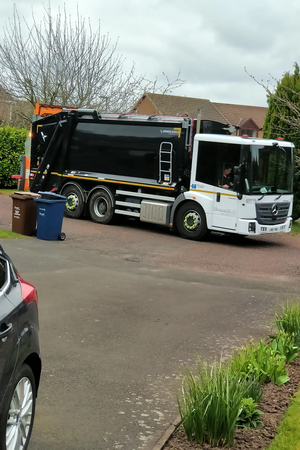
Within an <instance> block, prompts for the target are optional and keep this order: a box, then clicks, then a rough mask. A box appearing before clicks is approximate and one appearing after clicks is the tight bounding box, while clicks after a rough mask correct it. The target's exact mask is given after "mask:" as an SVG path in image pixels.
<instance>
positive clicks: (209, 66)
mask: <svg viewBox="0 0 300 450" xmlns="http://www.w3.org/2000/svg"><path fill="white" fill-rule="evenodd" d="M50 3H51V7H52V11H53V14H56V13H57V11H58V7H60V8H61V9H62V8H63V4H62V3H61V2H60V1H58V0H51V2H50ZM65 4H66V8H67V12H68V13H70V14H71V16H72V17H73V18H74V19H75V16H76V4H74V2H73V1H72V2H71V0H66V1H65ZM16 5H17V8H18V11H19V15H20V17H23V16H24V17H25V18H26V19H27V21H29V22H30V21H31V14H32V11H33V13H34V15H35V17H36V19H37V20H38V21H39V20H41V19H42V14H43V8H44V6H43V4H40V2H38V1H37V0H31V1H27V0H22V1H21V0H17V2H16ZM46 5H47V3H46ZM78 8H79V12H80V14H81V15H82V16H84V17H86V18H88V17H89V18H90V20H91V24H92V27H93V28H95V27H97V26H98V24H99V21H100V25H101V32H102V33H103V34H107V33H109V36H110V38H111V41H112V43H115V42H116V41H117V39H119V41H118V47H117V49H118V52H119V53H120V54H122V55H123V57H124V58H126V62H125V68H126V69H127V70H129V68H130V67H131V66H132V64H133V62H135V64H136V70H137V72H139V73H143V74H145V75H146V76H147V77H148V78H151V79H154V78H155V77H156V76H158V77H161V74H162V72H165V73H166V74H167V75H168V76H169V78H170V79H173V78H174V77H176V75H177V73H178V71H179V70H181V77H182V78H183V79H185V80H186V81H187V83H186V84H185V86H183V87H181V88H180V89H179V90H178V91H174V92H173V94H178V95H187V96H193V97H200V98H209V99H211V100H213V101H216V102H218V101H221V102H222V101H224V102H228V103H240V104H257V105H262V106H265V105H266V95H265V91H264V90H263V88H261V87H260V86H258V85H257V83H255V81H253V80H252V79H251V78H250V77H249V76H248V75H247V74H246V72H245V70H244V67H246V68H247V70H248V71H249V73H251V74H253V75H254V76H255V77H256V78H257V79H258V80H261V79H264V80H266V79H268V78H270V75H269V74H271V75H272V76H273V77H275V78H278V79H280V78H281V77H282V75H283V73H284V72H286V71H291V70H293V63H294V61H296V60H297V58H298V57H299V50H298V43H299V40H300V30H299V25H298V22H299V16H300V2H298V1H297V0H290V1H289V2H288V3H287V2H286V1H283V0H276V2H274V0H264V1H263V2H262V1H258V0H253V1H252V2H248V1H245V0H240V1H239V2H237V1H236V0H226V1H224V0H212V1H211V2H207V0H205V1H204V0H190V1H189V2H187V3H183V2H182V1H179V0H172V1H168V2H167V1H166V0H152V1H151V2H148V1H146V0H127V1H126V2H125V1H124V0H113V1H110V2H107V1H104V0H97V1H96V0H90V1H88V2H86V3H85V4H84V6H83V5H82V3H79V5H78ZM12 12H13V7H12V6H11V5H10V4H4V5H3V6H2V8H1V18H0V30H1V28H2V27H3V24H4V22H5V21H6V22H7V20H8V18H9V17H11V16H12ZM2 36H3V35H2ZM0 39H1V35H0ZM298 61H299V60H298Z"/></svg>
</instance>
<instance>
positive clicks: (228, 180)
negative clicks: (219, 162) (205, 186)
mask: <svg viewBox="0 0 300 450" xmlns="http://www.w3.org/2000/svg"><path fill="white" fill-rule="evenodd" d="M231 172H232V167H231V166H229V165H225V168H224V172H223V181H222V188H225V189H230V188H232V186H233V183H232V177H231Z"/></svg>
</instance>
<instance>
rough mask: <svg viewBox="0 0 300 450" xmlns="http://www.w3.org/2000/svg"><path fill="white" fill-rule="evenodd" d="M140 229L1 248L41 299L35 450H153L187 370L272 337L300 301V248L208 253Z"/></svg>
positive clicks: (70, 225) (86, 230)
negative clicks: (287, 305)
mask: <svg viewBox="0 0 300 450" xmlns="http://www.w3.org/2000/svg"><path fill="white" fill-rule="evenodd" d="M0 206H1V205H0ZM7 207H9V205H8V206H7ZM1 217H2V219H1ZM1 217H0V228H1V227H2V228H3V227H5V226H6V225H5V224H2V225H1V220H2V221H3V217H4V215H3V214H2V216H1ZM139 225H141V224H139ZM139 225H137V224H136V223H134V222H125V223H123V224H117V225H115V226H99V225H96V224H94V223H92V222H89V221H87V220H83V221H75V220H70V219H69V220H68V219H65V220H64V224H63V231H65V232H66V234H67V240H66V241H64V242H56V241H50V242H47V241H40V240H37V239H35V238H29V239H21V240H2V242H1V243H2V245H3V246H4V248H5V250H7V252H8V253H9V254H10V255H11V256H12V258H13V260H14V261H15V263H16V265H17V267H18V269H19V271H20V273H21V274H22V276H23V277H24V278H25V279H26V280H28V281H29V282H31V283H33V284H34V285H35V286H36V287H37V289H38V293H39V313H40V328H41V334H40V335H41V344H42V357H43V372H42V380H41V386H40V393H39V397H38V405H37V411H36V421H35V425H34V430H33V435H32V440H31V443H30V445H29V450H40V449H41V448H43V449H47V450H58V449H59V450H61V449H64V450H69V449H70V450H71V449H72V450H79V449H80V450H93V449H95V450H96V449H97V450H99V449H101V450H102V449H103V450H113V449H126V450H138V449H150V448H151V447H152V446H153V444H154V442H155V441H156V440H157V439H158V438H159V436H160V435H161V433H162V432H163V431H164V430H165V429H166V427H167V426H168V425H169V424H170V422H172V420H173V419H174V418H175V416H176V415H177V414H178V411H177V407H176V392H177V391H178V389H179V387H180V377H179V374H180V373H181V372H184V366H185V365H187V366H189V367H191V366H193V365H194V363H195V361H196V358H197V355H200V356H201V357H202V358H205V359H207V360H208V361H213V360H214V359H215V358H219V357H220V356H222V357H224V358H225V357H226V356H228V355H229V354H231V352H232V349H234V348H235V347H236V346H237V345H240V344H241V343H243V340H244V339H249V338H250V337H251V338H254V339H259V338H260V337H262V336H264V335H266V334H267V333H268V332H269V331H270V328H269V325H270V321H271V319H272V318H273V315H274V311H275V310H278V308H279V305H280V304H281V303H282V302H283V301H284V300H286V299H288V298H294V297H296V296H297V295H298V293H299V287H300V281H299V280H298V273H299V272H298V268H299V264H298V255H299V243H298V241H299V239H298V238H294V237H292V236H285V235H276V236H272V237H268V238H266V237H265V238H256V239H246V240H245V241H242V243H240V242H239V241H235V240H233V239H232V238H231V239H229V238H224V237H222V236H219V235H215V236H213V237H212V238H211V239H210V240H209V241H208V242H205V243H201V242H199V243H198V242H189V241H186V240H183V239H181V238H179V237H177V236H176V235H172V234H170V233H169V232H168V231H166V230H159V229H157V228H155V227H146V226H139ZM7 229H9V224H8V225H7Z"/></svg>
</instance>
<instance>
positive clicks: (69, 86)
mask: <svg viewBox="0 0 300 450" xmlns="http://www.w3.org/2000/svg"><path fill="white" fill-rule="evenodd" d="M22 25H25V33H24V30H23V28H22ZM117 44H118V42H116V43H114V44H113V43H112V42H111V39H110V38H109V35H101V30H100V24H99V25H98V28H97V29H96V30H95V31H93V30H92V27H91V23H90V21H89V20H88V21H87V22H86V21H85V19H84V18H82V17H81V16H80V15H79V11H78V8H77V16H76V20H75V22H74V23H73V21H72V18H71V16H68V15H67V11H66V7H64V9H63V11H62V12H61V10H59V12H58V14H57V16H56V17H53V16H52V11H51V6H50V3H49V5H48V6H47V7H46V8H45V10H44V16H43V20H42V21H41V22H39V23H38V22H37V21H36V19H35V17H34V15H33V14H32V24H31V25H29V24H28V22H26V21H25V19H23V21H21V19H20V17H19V14H18V11H17V8H16V6H14V13H13V18H12V19H11V20H10V21H9V22H8V24H6V25H5V28H4V39H3V42H2V43H1V44H0V68H1V72H0V73H1V76H0V84H1V85H2V87H3V88H4V89H5V91H6V92H8V93H9V94H10V95H12V96H13V97H14V98H15V99H20V100H26V101H27V102H29V103H30V104H31V105H32V106H34V105H35V103H46V104H54V105H55V104H57V105H64V106H73V107H87V108H95V109H98V110H100V111H103V112H127V111H128V110H129V108H130V107H131V106H132V105H133V104H134V103H135V102H136V101H137V99H138V98H139V97H140V96H141V95H142V94H143V93H144V92H146V91H148V92H160V93H167V92H171V89H175V88H178V87H180V86H181V85H182V84H184V81H183V80H181V79H180V78H179V77H180V72H179V73H178V75H177V79H176V80H175V81H173V82H170V80H169V79H168V77H167V76H166V75H165V74H164V75H165V78H166V84H165V85H160V84H159V83H158V79H157V78H156V79H155V80H154V81H151V80H147V79H146V78H145V76H143V75H136V74H135V65H134V63H133V65H132V67H131V69H130V70H129V72H127V73H126V72H125V71H124V63H125V59H124V58H123V56H122V55H118V54H117Z"/></svg>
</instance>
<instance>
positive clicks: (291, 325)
mask: <svg viewBox="0 0 300 450" xmlns="http://www.w3.org/2000/svg"><path fill="white" fill-rule="evenodd" d="M275 325H276V327H277V329H278V330H279V331H284V332H285V333H288V334H289V335H290V336H293V337H294V342H295V345H296V346H298V347H300V304H299V303H298V302H297V301H292V302H286V304H285V305H283V306H282V313H281V315H279V314H276V315H275Z"/></svg>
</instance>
